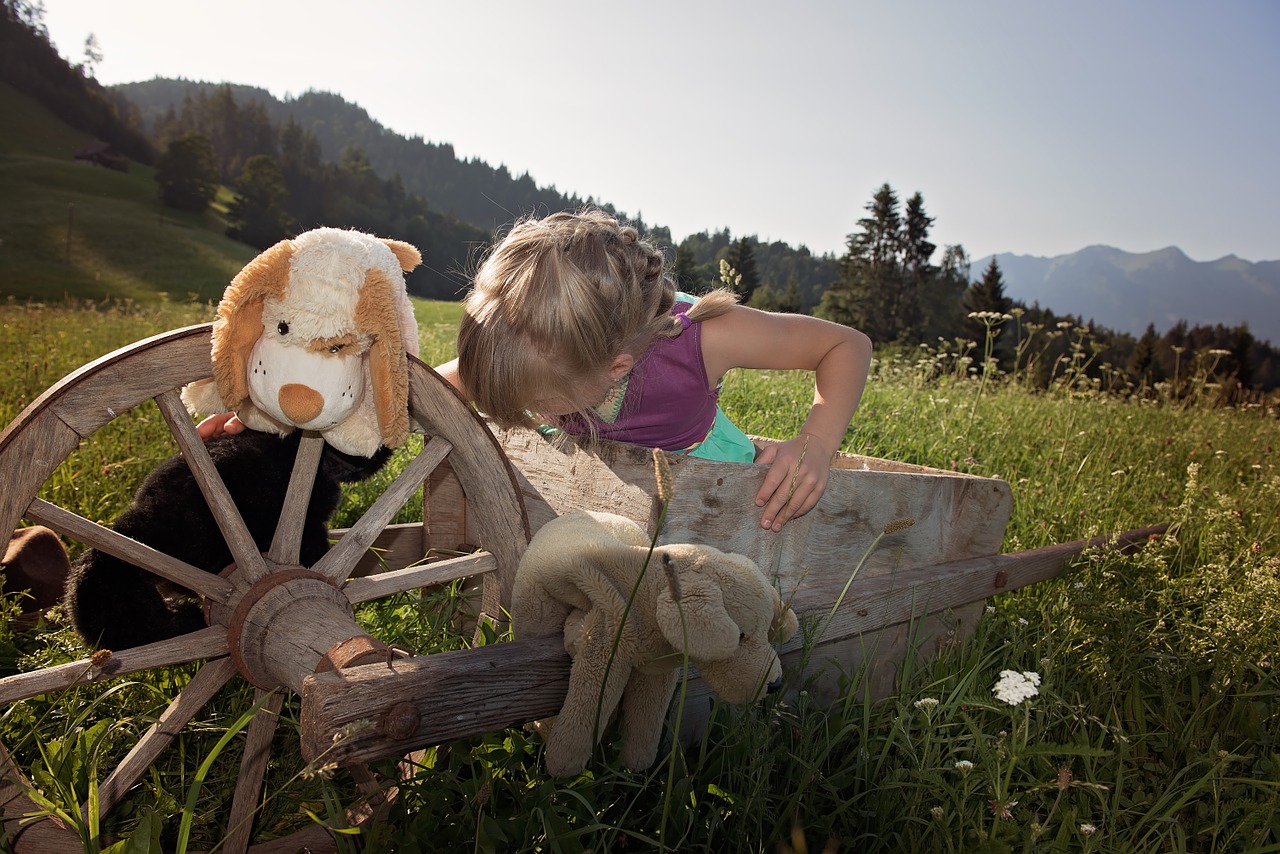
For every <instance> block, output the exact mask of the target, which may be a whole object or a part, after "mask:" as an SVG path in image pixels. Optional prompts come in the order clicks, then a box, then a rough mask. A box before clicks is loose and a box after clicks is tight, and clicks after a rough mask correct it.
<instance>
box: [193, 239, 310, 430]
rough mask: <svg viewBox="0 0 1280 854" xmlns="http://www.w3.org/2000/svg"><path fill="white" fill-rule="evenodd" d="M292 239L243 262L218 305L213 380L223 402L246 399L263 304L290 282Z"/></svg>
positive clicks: (232, 406)
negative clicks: (250, 365)
mask: <svg viewBox="0 0 1280 854" xmlns="http://www.w3.org/2000/svg"><path fill="white" fill-rule="evenodd" d="M293 250H294V246H293V243H292V242H291V241H288V240H282V241H280V242H279V243H277V244H276V245H275V246H272V247H271V248H270V249H267V250H265V251H264V252H262V254H260V255H259V256H258V257H257V258H254V259H253V260H252V261H250V262H249V263H248V264H246V265H245V267H244V269H242V270H241V271H240V272H239V273H238V274H237V275H236V277H235V278H234V279H232V280H231V284H229V285H227V290H226V291H225V292H224V293H223V295H222V302H220V303H219V304H218V319H217V320H216V321H215V322H214V324H213V352H212V356H213V379H214V382H215V383H216V384H217V387H218V394H219V396H220V397H221V398H222V402H223V403H225V404H226V406H227V408H229V409H233V410H234V409H238V408H240V407H241V406H243V405H244V402H245V401H246V400H248V399H249V357H250V354H251V353H252V352H253V345H254V344H256V343H258V339H259V338H260V337H262V312H263V303H264V302H265V301H266V299H267V298H268V297H273V296H274V297H279V296H283V295H284V292H285V290H286V289H287V288H288V285H289V259H290V258H292V257H293Z"/></svg>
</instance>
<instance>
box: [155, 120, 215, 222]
mask: <svg viewBox="0 0 1280 854" xmlns="http://www.w3.org/2000/svg"><path fill="white" fill-rule="evenodd" d="M156 183H158V184H159V185H160V200H161V201H163V202H164V203H165V204H166V205H168V206H169V207H171V208H177V209H178V210H184V211H195V212H197V213H198V212H200V211H203V210H204V209H205V208H207V207H209V202H211V201H213V197H214V194H215V193H217V192H218V166H217V162H216V161H215V159H214V154H213V145H211V144H210V142H209V139H208V137H206V136H204V135H202V134H198V133H186V134H183V135H182V136H180V137H178V138H177V139H175V140H173V141H172V142H170V143H169V147H168V148H166V149H165V151H164V154H162V155H160V159H159V160H157V161H156Z"/></svg>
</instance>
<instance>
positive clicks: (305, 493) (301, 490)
mask: <svg viewBox="0 0 1280 854" xmlns="http://www.w3.org/2000/svg"><path fill="white" fill-rule="evenodd" d="M322 453H324V439H323V438H322V437H321V436H319V435H318V434H315V433H307V434H306V435H305V436H303V437H302V443H301V444H300V445H299V446H298V456H297V457H296V458H295V459H294V462H293V474H291V475H290V476H289V491H288V493H287V494H286V495H285V498H284V506H283V507H281V508H280V521H279V522H278V523H276V533H275V536H274V537H273V538H272V540H271V549H270V550H269V551H268V552H267V557H269V558H270V559H271V560H272V561H274V562H275V563H278V564H282V565H288V566H292V565H294V564H296V563H297V562H298V555H299V552H300V551H301V548H302V523H303V522H304V521H305V520H306V517H307V505H309V504H310V503H311V488H312V486H313V485H314V484H315V481H316V471H317V470H318V469H319V468H320V455H321V454H322Z"/></svg>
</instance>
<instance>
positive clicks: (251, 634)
mask: <svg viewBox="0 0 1280 854" xmlns="http://www.w3.org/2000/svg"><path fill="white" fill-rule="evenodd" d="M209 335H210V326H209V325H208V324H205V325H201V326H193V327H188V328H185V329H179V330H175V331H173V332H168V333H164V334H161V335H157V336H154V337H152V338H148V339H146V340H143V341H140V342H137V343H135V344H132V345H130V346H127V347H124V348H121V349H120V350H117V351H116V352H114V353H111V354H109V355H107V356H104V357H102V358H101V359H99V360H97V361H95V362H93V363H91V364H89V365H86V366H85V367H83V368H81V369H79V370H78V371H76V372H74V373H72V374H70V375H69V376H67V377H66V378H65V379H63V380H62V381H61V382H59V383H58V384H57V385H55V386H53V387H52V388H50V389H49V390H48V391H47V392H45V393H44V394H43V395H41V396H40V398H39V399H37V400H36V401H35V402H33V403H32V404H31V405H30V406H28V407H27V408H26V409H25V410H24V411H23V412H22V413H21V414H20V415H19V416H18V417H17V418H16V419H15V420H14V421H13V423H12V424H10V425H9V427H8V428H7V429H6V430H5V431H4V433H3V434H0V483H3V484H4V488H3V491H2V493H0V530H12V529H13V528H15V527H17V526H18V524H19V521H20V520H21V519H24V518H25V519H26V520H28V521H29V522H32V523H39V524H43V525H46V526H48V527H50V528H53V529H54V530H55V531H57V532H58V533H59V534H62V535H63V536H66V537H70V538H71V539H74V540H77V541H79V542H82V543H85V544H86V545H88V546H92V547H94V548H97V549H99V550H100V551H104V552H108V553H111V554H114V555H116V556H118V557H122V558H124V559H126V560H128V561H130V562H132V563H135V564H137V565H139V566H142V567H143V568H145V569H147V570H149V571H150V572H152V573H154V574H156V575H158V576H161V577H163V578H165V579H168V580H169V581H172V582H174V583H176V584H178V585H180V586H182V587H185V588H188V589H190V590H192V591H195V592H196V593H198V594H200V595H201V596H202V597H204V599H205V602H206V613H207V614H208V619H209V622H210V625H209V627H208V628H205V629H202V630H200V631H196V632H192V633H190V634H187V635H183V636H181V637H177V638H173V639H171V640H168V641H162V642H159V643H152V644H147V645H145V646H140V647H136V648H133V649H129V650H114V651H112V654H111V656H110V658H109V660H108V661H102V660H101V658H102V656H99V659H98V660H97V663H96V664H95V663H94V660H91V659H84V660H81V661H77V662H73V663H70V664H65V665H60V666H57V667H51V668H46V669H43V670H38V671H32V672H29V673H21V674H18V675H15V676H10V677H8V678H5V679H2V680H0V704H8V703H12V702H14V701H16V700H20V699H23V698H27V697H33V696H37V695H40V694H48V693H50V692H55V691H61V690H66V689H68V688H71V687H73V686H76V685H83V684H86V683H89V682H94V681H97V680H100V679H104V678H109V677H115V676H120V675H124V674H127V673H133V672H137V671H139V670H144V669H148V668H155V667H164V666H170V665H176V664H182V663H186V662H193V661H199V660H203V661H204V664H203V665H201V667H200V669H199V670H198V672H197V673H196V675H195V676H194V678H192V680H191V681H190V683H188V684H187V685H186V686H185V687H184V688H183V689H182V690H181V692H180V693H179V694H178V696H177V697H175V698H174V700H173V701H172V703H171V704H170V705H169V707H168V709H167V710H166V711H165V712H164V713H163V714H162V715H161V716H160V719H159V720H158V721H157V722H156V723H155V724H154V725H153V726H152V727H151V729H150V730H149V731H148V732H147V733H145V734H144V735H143V736H142V737H141V738H140V739H139V740H138V742H137V743H136V744H135V745H134V747H133V749H132V750H130V751H129V753H128V755H127V756H126V757H125V758H124V759H123V760H122V761H121V762H120V764H119V765H118V766H117V767H116V768H115V769H114V770H113V771H112V772H111V774H110V775H109V776H108V777H107V779H106V780H105V781H103V783H102V784H101V786H100V790H99V799H100V812H103V813H105V812H106V811H108V810H110V808H111V807H112V806H113V805H114V804H116V803H117V802H118V801H119V800H120V798H121V797H122V796H123V795H124V794H125V792H126V791H127V790H128V789H129V788H130V787H132V786H133V785H134V784H135V783H136V782H138V780H139V779H140V778H141V776H142V775H143V773H144V772H145V771H146V769H147V768H148V767H149V766H150V764H151V763H152V762H154V761H155V758H156V757H157V756H158V755H159V753H160V752H161V751H162V750H163V749H164V748H165V747H166V746H167V745H168V744H169V743H171V742H172V740H173V739H174V737H175V735H176V733H177V732H178V731H179V730H181V729H182V727H184V726H185V725H186V724H187V723H188V722H190V721H191V720H192V718H193V717H194V716H195V715H196V714H197V712H198V711H199V710H200V708H201V707H203V706H204V704H205V703H206V702H207V701H208V700H209V699H210V698H211V697H213V695H214V694H215V693H216V692H217V691H218V690H219V689H220V688H221V687H222V686H223V685H225V684H226V683H227V682H228V681H230V680H231V679H233V678H235V677H236V676H237V675H239V676H243V677H244V678H246V679H248V680H249V681H250V682H252V683H253V684H254V685H255V686H256V699H258V700H263V701H264V702H265V706H264V708H263V710H262V711H261V712H259V713H258V714H257V715H256V716H255V717H254V719H253V721H252V722H251V724H250V725H249V729H248V737H247V741H246V747H245V752H244V758H243V762H242V765H241V772H240V776H239V785H238V786H237V789H236V791H235V795H234V798H233V803H232V809H231V814H230V816H229V818H228V821H227V828H228V833H229V835H228V837H227V840H226V842H225V843H224V846H223V848H222V849H221V850H226V851H229V852H235V851H245V850H247V849H248V844H249V841H250V838H251V825H252V818H253V814H254V812H255V810H256V807H257V805H258V801H259V798H260V791H261V787H262V783H263V780H264V775H265V771H266V766H267V761H268V758H269V749H270V743H271V739H272V735H273V733H274V731H275V725H276V713H277V712H278V711H279V709H280V707H281V702H282V696H283V691H280V690H275V689H278V688H284V689H288V690H292V691H295V692H297V691H300V690H301V687H302V681H303V680H304V679H305V678H306V677H307V676H308V675H310V674H311V673H313V672H315V671H317V670H327V669H333V668H341V667H345V666H348V665H352V664H357V663H362V662H366V661H369V660H376V658H377V657H378V656H381V655H385V654H387V647H386V646H385V645H384V644H382V643H381V642H380V641H378V640H377V639H376V638H372V637H370V636H369V635H367V634H366V633H365V632H364V631H363V629H361V628H360V627H359V625H358V624H357V623H356V622H355V620H354V618H353V617H352V606H353V605H354V604H356V603H359V602H365V601H370V600H373V599H378V598H381V597H385V596H389V595H392V594H394V593H399V592H404V591H407V590H411V589H416V588H419V587H422V586H425V585H428V584H433V583H440V582H444V581H449V580H453V579H457V578H462V577H466V576H476V575H483V577H484V579H485V583H484V585H483V591H484V592H483V594H482V595H483V603H482V608H483V610H484V612H485V613H488V614H490V615H498V614H499V613H500V611H499V610H498V609H499V608H500V607H501V606H502V605H503V604H505V602H506V601H507V595H508V593H509V591H510V585H511V578H512V575H513V573H514V570H515V566H516V565H517V563H518V562H519V558H520V555H521V554H523V551H524V548H525V546H526V545H527V544H528V541H529V526H528V520H527V517H526V515H525V510H524V505H523V502H522V501H521V498H520V494H519V491H518V487H517V485H516V481H515V477H514V475H513V473H512V469H511V467H510V465H509V463H508V462H507V460H506V457H505V456H504V455H503V453H502V451H501V450H500V448H499V446H498V444H497V442H496V441H495V440H494V438H493V436H492V434H491V433H490V432H489V431H488V429H487V428H486V427H485V426H484V424H483V422H482V421H481V420H480V419H479V418H478V417H477V416H476V415H475V413H474V412H473V411H472V410H471V408H470V407H469V406H467V404H466V403H465V402H464V401H463V400H462V399H461V398H460V397H459V396H458V395H457V394H455V393H454V392H453V390H452V388H450V387H449V386H448V385H447V384H445V383H444V381H443V380H441V379H440V378H439V377H438V376H437V375H436V374H435V373H434V372H433V371H431V370H430V369H429V368H428V367H427V366H426V365H424V364H423V363H422V362H420V361H418V360H417V359H416V358H412V357H411V358H410V371H409V401H410V417H411V420H412V424H413V428H414V430H415V432H421V433H422V434H424V435H425V437H426V438H425V440H424V442H423V448H422V450H421V451H420V452H419V453H418V454H417V455H416V456H415V457H414V458H413V459H412V460H411V461H410V462H409V463H408V464H407V466H406V467H405V469H404V470H403V472H402V473H401V474H400V475H399V476H397V477H396V478H395V480H394V481H393V482H392V483H391V485H390V486H389V487H388V488H387V490H386V491H385V493H384V494H383V495H382V496H381V497H380V498H379V499H378V500H377V501H375V502H374V504H373V505H372V506H371V507H370V508H369V509H368V510H367V511H366V512H365V514H364V515H363V516H362V517H361V518H360V519H359V520H358V521H357V522H356V524H355V525H353V526H352V527H351V528H350V529H349V530H348V531H347V533H346V534H345V535H344V536H343V537H342V539H341V540H340V541H339V542H338V544H337V545H336V546H335V547H334V548H333V549H331V550H330V551H329V553H328V554H327V555H326V556H325V557H324V558H323V559H322V560H321V561H319V562H318V563H317V564H316V565H314V566H313V567H311V568H309V569H303V568H302V567H300V566H298V565H297V563H298V553H299V543H300V539H301V527H302V525H301V519H302V516H303V514H304V513H305V509H306V505H307V501H308V496H309V494H310V488H311V483H312V481H313V480H314V477H315V473H316V469H317V466H318V463H319V459H320V452H321V449H322V445H323V439H321V438H320V437H319V436H316V435H307V436H305V437H304V438H303V441H302V444H301V446H300V448H299V451H298V456H297V461H296V463H295V466H294V470H293V475H292V478H291V480H290V483H289V489H288V494H287V497H286V499H285V505H284V510H283V512H282V514H281V521H280V524H279V526H278V528H277V531H276V534H275V537H274V540H273V542H272V544H271V547H270V549H268V551H266V552H265V553H262V552H259V551H258V549H257V547H256V545H255V544H254V541H253V538H252V537H251V536H250V534H249V532H248V529H247V528H246V526H245V523H244V521H243V520H242V519H241V517H240V515H239V513H238V512H237V511H236V508H235V505H234V504H233V503H232V501H231V497H230V495H229V494H228V492H227V489H226V487H225V486H224V485H223V483H222V481H221V480H220V478H219V477H218V474H217V470H216V469H215V468H214V466H213V463H212V460H211V459H210V457H209V454H208V452H207V451H206V450H205V448H204V445H203V444H202V442H201V441H200V438H199V436H198V435H197V434H196V431H195V426H194V425H193V424H192V422H191V420H190V418H189V416H188V415H187V413H186V411H185V409H184V408H183V406H182V403H181V401H180V399H179V395H178V390H179V389H180V388H181V387H182V386H184V385H186V384H187V383H189V382H192V381H194V380H196V379H200V378H202V377H206V376H209V375H210V374H211V367H210V359H209V353H210V339H209ZM148 400H155V401H156V403H157V404H158V405H159V408H160V411H161V413H162V414H163V416H164V419H165V421H166V422H167V423H168V425H169V429H170V431H171V432H172V433H173V436H174V437H175V438H176V440H177V443H178V445H179V447H180V448H181V449H182V453H183V455H184V456H185V458H186V459H187V461H188V464H189V465H190V466H191V468H192V471H193V473H194V474H195V476H196V480H197V481H198V482H199V484H200V487H201V490H202V491H203V493H204V495H205V497H206V500H207V501H208V502H209V506H210V507H211V508H212V510H213V514H214V517H215V519H216V520H217V522H218V525H219V527H220V529H221V530H222V533H223V536H224V537H225V539H226V541H227V543H228V545H229V546H230V549H231V553H232V555H233V556H234V559H235V570H234V572H232V573H230V574H229V575H227V577H219V576H215V575H211V574H209V573H206V572H203V571H201V570H199V569H197V568H195V567H193V566H190V565H189V564H186V563H185V562H182V561H180V560H178V559H176V558H173V557H171V556H169V555H166V554H163V553H161V552H158V551H155V550H153V549H151V548H149V547H147V546H144V545H142V544H141V543H138V542H136V541H134V540H132V539H130V538H127V537H124V536H122V535H120V534H117V533H115V532H114V531H111V530H110V529H108V528H105V527H103V526H102V525H99V524H96V523H95V522H92V521H90V520H88V519H85V518H83V517H82V516H79V515H77V514H76V513H73V512H70V511H68V510H65V509H63V508H61V507H58V506H56V505H54V504H52V503H50V502H48V501H46V500H44V499H42V498H39V497H37V496H38V494H39V493H40V491H41V489H42V487H43V486H44V484H45V483H46V481H47V480H49V478H50V476H51V475H52V474H53V472H54V470H55V469H56V468H57V467H58V465H59V464H60V463H62V462H63V461H64V460H65V459H66V458H67V457H68V456H69V455H70V454H71V453H72V452H73V451H74V450H75V449H76V448H77V447H78V446H79V445H80V443H81V441H82V440H83V439H85V438H87V437H89V436H90V435H92V434H93V433H94V432H96V431H97V430H99V429H101V428H102V427H103V426H104V425H105V424H107V423H108V422H110V421H112V420H113V419H115V418H116V417H117V416H119V415H121V414H123V413H125V412H127V411H128V410H130V409H132V408H133V407H135V406H137V405H139V404H141V403H144V402H146V401H148ZM446 460H447V461H448V465H449V467H451V468H452V470H453V472H454V474H455V475H456V477H457V480H458V482H459V483H460V484H461V486H462V489H463V492H464V493H465V495H466V501H467V528H468V532H469V534H471V535H472V536H473V537H474V539H472V542H473V543H475V544H476V545H478V546H479V547H480V548H482V549H484V551H481V552H477V553H476V554H474V555H468V556H465V557H460V558H455V559H451V560H446V561H441V562H438V563H432V564H427V565H424V566H420V567H411V568H407V569H399V570H393V571H389V572H383V573H381V574H377V575H371V576H366V577H363V578H358V579H351V580H349V579H348V576H349V575H350V572H351V570H352V568H353V567H354V566H355V564H356V562H357V561H358V560H359V559H360V558H361V557H362V556H363V555H364V554H365V552H366V551H367V549H368V548H369V546H370V545H371V544H372V543H373V542H374V539H375V537H376V536H377V535H378V534H379V533H380V532H381V531H382V530H383V529H384V528H385V527H386V526H387V523H388V522H389V521H390V520H391V519H392V518H393V516H394V514H395V513H396V512H397V511H398V510H399V508H400V507H402V506H403V505H404V503H405V502H406V501H407V500H408V499H409V498H410V497H411V496H412V495H413V493H414V491H415V490H416V489H417V488H418V487H419V486H420V485H421V484H422V483H423V482H424V480H425V479H426V478H427V477H428V476H429V475H430V474H431V473H432V471H433V470H435V469H436V468H437V467H438V466H439V465H440V464H441V463H442V462H444V461H446ZM4 526H8V527H7V528H6V527H4ZM272 692H273V693H272ZM268 693H271V696H270V697H265V695H266V694H268ZM264 697H265V700H264ZM10 838H11V839H12V834H11V835H10ZM275 844H277V845H278V842H277V843H275ZM18 850H19V851H22V850H23V848H22V845H21V840H19V846H18ZM30 850H54V849H42V848H39V847H36V846H35V845H33V846H32V847H31V849H30ZM59 850H60V849H59ZM280 850H283V849H280ZM289 850H292V849H291V848H290V849H289Z"/></svg>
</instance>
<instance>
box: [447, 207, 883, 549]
mask: <svg viewBox="0 0 1280 854" xmlns="http://www.w3.org/2000/svg"><path fill="white" fill-rule="evenodd" d="M735 299H736V298H735V296H734V295H733V294H732V293H731V292H729V291H724V290H720V291H714V292H712V293H710V294H707V295H706V296H704V297H702V298H700V299H697V300H696V301H695V300H694V298H692V297H687V296H686V295H684V294H678V293H677V292H676V289H675V285H674V283H673V282H672V280H671V279H670V278H669V277H667V276H666V275H665V273H664V270H663V256H662V252H661V251H660V250H659V249H657V248H656V247H654V246H653V245H651V244H649V243H647V242H646V241H644V240H641V239H640V236H639V233H638V232H637V231H636V230H635V229H634V228H631V227H629V226H624V225H621V224H619V223H618V221H617V220H616V219H614V218H613V217H611V216H609V215H608V214H606V213H604V212H602V211H599V210H586V211H584V212H581V213H576V214H571V213H556V214H552V215H550V216H548V217H545V218H543V219H529V220H525V221H523V222H520V223H518V224H517V225H516V226H515V227H514V228H513V229H512V230H511V232H510V233H509V234H508V235H507V236H506V237H505V238H504V239H503V240H502V242H501V243H499V244H498V246H497V247H495V248H494V249H493V250H492V252H491V253H490V254H489V256H488V257H487V258H486V259H485V261H484V262H483V263H482V264H481V266H480V270H479V272H478V273H477V275H476V278H475V285H474V287H473V289H472V291H471V293H470V294H469V295H468V296H467V301H466V313H465V315H464V316H463V319H462V323H461V325H460V326H459V329H458V358H457V359H455V360H454V361H452V362H449V363H448V364H445V365H442V366H440V367H439V368H437V370H438V371H439V372H440V373H441V374H442V375H443V376H444V377H445V379H447V380H448V381H449V382H451V383H452V384H453V385H454V386H456V387H457V388H458V389H459V390H460V391H462V393H463V394H464V395H466V396H467V398H468V399H469V400H472V401H474V402H475V404H476V407H477V408H478V409H479V410H480V411H482V412H484V413H485V414H487V415H488V416H489V417H490V418H492V419H493V421H494V422H496V423H498V424H500V425H503V426H530V425H531V424H533V423H536V422H535V421H534V415H535V414H536V416H537V417H538V418H540V419H542V420H544V421H545V422H547V423H549V424H551V425H553V426H556V427H559V428H560V429H562V430H564V431H566V432H568V433H572V434H575V435H596V436H600V437H602V438H606V439H613V440H616V441H622V442H631V443H635V444H640V445H645V446H648V447H658V448H662V449H664V450H667V451H675V452H687V453H690V454H693V455H695V456H703V457H707V458H709V459H717V460H729V461H741V462H752V461H754V462H756V463H761V464H766V465H769V466H770V468H769V472H768V474H767V475H766V476H765V479H764V483H763V485H762V486H761V488H760V490H759V492H758V493H757V494H756V496H755V504H756V506H757V507H761V508H763V511H762V514H761V517H760V524H761V526H762V527H764V528H769V529H771V530H774V531H780V530H782V526H783V525H784V524H785V523H786V522H787V521H788V520H790V519H792V518H794V517H796V516H799V515H801V514H803V513H807V512H808V511H809V510H811V509H812V508H813V506H814V505H815V504H817V503H818V499H819V498H821V497H822V493H823V491H824V490H825V489H826V484H827V474H828V471H829V465H830V463H831V460H832V457H833V456H834V455H835V453H836V452H837V451H838V450H839V449H840V446H841V443H842V442H843V439H844V434H845V429H846V428H847V427H848V425H849V421H850V420H851V419H852V417H853V413H854V411H855V410H856V409H857V407H858V401H859V399H860V398H861V397H862V391H863V387H864V386H865V385H866V380H867V371H868V368H869V367H870V364H871V342H870V340H869V339H868V338H867V336H866V335H864V334H862V333H861V332H859V331H857V330H855V329H850V328H849V327H847V326H842V325H840V324H837V323H831V322H828V321H824V320H819V319H817V318H814V317H808V316H804V315H795V314H772V313H769V312H763V311H757V310H755V309H751V308H746V307H745V306H740V305H736V304H735ZM731 368H758V369H769V368H772V369H779V370H787V369H802V370H809V371H813V372H814V375H815V391H814V397H813V406H812V408H811V409H810V410H809V417H808V419H807V420H806V421H805V423H804V426H803V427H802V428H801V431H800V433H799V435H797V436H796V437H795V438H793V439H791V440H789V441H786V442H782V443H779V444H775V445H770V446H768V447H766V448H765V449H764V450H762V451H761V452H760V453H759V455H758V456H757V455H756V453H755V448H754V446H753V445H752V444H751V441H750V440H749V439H747V437H746V436H745V435H744V434H743V433H742V431H741V430H739V429H738V428H737V427H736V426H735V425H734V424H733V423H732V422H731V421H729V419H728V418H726V417H725V415H724V413H723V412H721V411H720V408H719V405H718V403H717V399H718V396H719V386H720V381H721V380H722V379H723V377H724V375H725V374H726V373H727V372H728V371H729V370H730V369H731Z"/></svg>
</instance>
